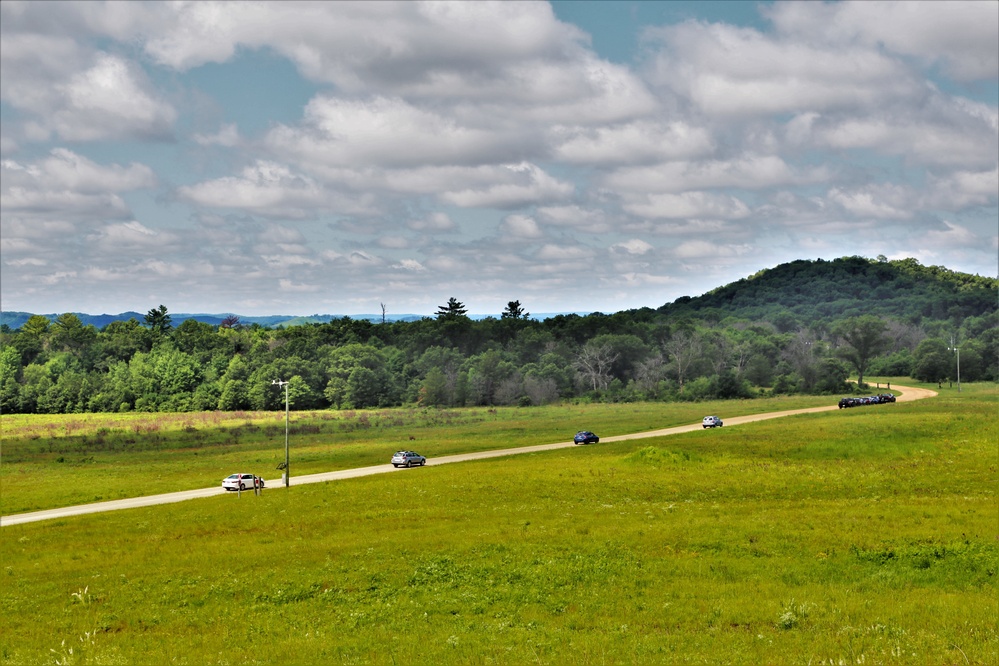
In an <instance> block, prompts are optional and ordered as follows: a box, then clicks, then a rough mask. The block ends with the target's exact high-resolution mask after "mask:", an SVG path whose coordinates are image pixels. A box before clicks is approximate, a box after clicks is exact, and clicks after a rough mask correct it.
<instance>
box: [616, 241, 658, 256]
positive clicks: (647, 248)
mask: <svg viewBox="0 0 999 666" xmlns="http://www.w3.org/2000/svg"><path fill="white" fill-rule="evenodd" d="M613 249H618V250H621V251H623V252H625V253H627V254H631V255H643V254H648V253H649V252H651V251H652V250H653V249H654V248H653V247H652V246H651V245H649V244H648V243H646V242H645V241H643V240H642V239H641V238H632V239H629V240H627V241H625V242H623V243H618V244H616V245H614V246H613Z"/></svg>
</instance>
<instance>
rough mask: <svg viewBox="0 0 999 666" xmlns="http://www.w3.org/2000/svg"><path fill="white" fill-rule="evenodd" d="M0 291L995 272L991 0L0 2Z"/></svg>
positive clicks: (176, 291) (313, 306) (463, 293)
mask: <svg viewBox="0 0 999 666" xmlns="http://www.w3.org/2000/svg"><path fill="white" fill-rule="evenodd" d="M0 40H2V44H0V45H2V49H0V120H2V122H0V157H2V170H0V176H2V178H0V242H2V245H0V251H2V252H0V306H2V308H3V309H4V310H8V311H10V310H21V311H30V312H65V311H76V312H88V313H102V312H108V313H115V312H121V311H126V310H137V311H140V312H143V311H146V310H148V309H150V308H152V307H155V306H157V305H159V304H163V305H166V306H167V308H168V309H169V310H170V311H172V312H216V313H219V312H234V313H238V314H243V315H261V314H302V315H307V314H314V313H332V314H364V313H380V312H381V307H382V305H384V306H385V308H386V311H387V312H388V313H390V314H402V313H417V314H426V315H431V314H433V312H435V311H436V309H437V307H438V306H439V305H441V304H443V303H445V302H446V301H447V300H448V298H449V297H452V296H453V297H455V298H457V299H458V300H460V301H462V302H463V303H464V304H465V305H466V307H467V308H468V309H469V311H470V312H472V313H498V312H500V311H502V310H503V308H504V307H505V305H506V304H507V302H509V301H512V300H519V301H520V302H521V303H522V304H523V305H524V307H525V308H526V309H527V310H528V311H531V312H535V313H538V312H561V311H602V312H615V311H618V310H622V309H628V308H637V307H644V306H649V307H658V306H660V305H662V304H663V303H667V302H671V301H673V300H675V299H676V298H678V297H680V296H684V295H690V296H694V295H698V294H701V293H704V292H705V291H707V290H710V289H712V288H714V287H717V286H721V285H723V284H727V283H729V282H732V281H734V280H738V279H740V278H742V277H746V276H748V275H751V274H753V273H756V272H757V271H759V270H760V269H763V268H769V267H773V266H775V265H777V264H780V263H783V262H786V261H793V260H795V259H817V258H822V259H834V258H837V257H841V256H849V255H862V256H867V257H872V258H873V257H876V256H878V255H885V256H887V257H889V258H902V257H910V256H911V257H915V258H917V259H918V260H920V261H921V262H922V263H924V264H927V265H942V266H946V267H948V268H951V269H953V270H958V271H964V272H969V273H977V274H980V275H990V276H995V275H996V271H997V263H999V259H997V256H999V240H997V235H999V234H997V226H999V206H997V191H999V163H997V162H999V160H997V155H999V111H997V106H999V92H997V90H999V86H997V80H999V3H995V2H967V3H962V2H898V3H897V2H866V3H859V2H851V3H822V2H803V3H770V2H767V3H752V2H695V3H688V2H627V1H625V2H565V1H557V2H554V3H550V4H549V3H545V2H509V3H498V4H497V3H489V2H474V3H473V2H451V3H448V2H443V3H421V2H410V1H404V2H399V3H390V2H369V1H365V2H358V3H349V2H311V3H310V2H305V3H299V2H277V3H268V2H262V3H239V4H229V3H215V2H197V3H157V2H142V3H122V2H111V3H102V2H101V3H98V2H68V3H55V2H45V3H37V2H34V3H33V2H27V3H23V2H16V1H11V0H5V1H4V2H3V3H0Z"/></svg>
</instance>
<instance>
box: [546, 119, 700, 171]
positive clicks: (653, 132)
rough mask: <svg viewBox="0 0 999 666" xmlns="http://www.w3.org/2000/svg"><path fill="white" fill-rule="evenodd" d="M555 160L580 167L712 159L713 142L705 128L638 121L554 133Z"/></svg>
mask: <svg viewBox="0 0 999 666" xmlns="http://www.w3.org/2000/svg"><path fill="white" fill-rule="evenodd" d="M555 136H556V139H555V142H556V146H555V148H554V150H553V154H554V156H555V157H556V158H558V159H560V160H564V161H566V162H569V163H577V164H635V163H641V162H659V161H665V160H670V159H689V158H694V157H703V156H706V155H709V154H710V153H711V152H712V151H713V150H714V147H715V145H714V139H713V138H712V136H711V133H710V132H709V131H708V130H706V129H705V128H701V127H692V126H691V125H689V124H687V123H686V122H683V121H679V120H676V121H672V122H668V123H664V122H656V121H651V120H639V121H635V122H631V123H627V124H623V125H613V126H608V127H593V128H586V127H565V128H557V129H556V131H555Z"/></svg>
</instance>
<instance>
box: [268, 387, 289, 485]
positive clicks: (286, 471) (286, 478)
mask: <svg viewBox="0 0 999 666" xmlns="http://www.w3.org/2000/svg"><path fill="white" fill-rule="evenodd" d="M271 385H272V386H277V387H279V388H280V387H281V386H283V387H284V487H285V488H287V487H288V485H289V483H290V482H291V468H290V466H289V461H288V382H283V381H281V380H280V379H275V380H274V381H272V382H271Z"/></svg>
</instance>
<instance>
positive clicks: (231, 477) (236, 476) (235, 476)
mask: <svg viewBox="0 0 999 666" xmlns="http://www.w3.org/2000/svg"><path fill="white" fill-rule="evenodd" d="M229 478H230V479H238V478H239V474H230V475H229Z"/></svg>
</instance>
